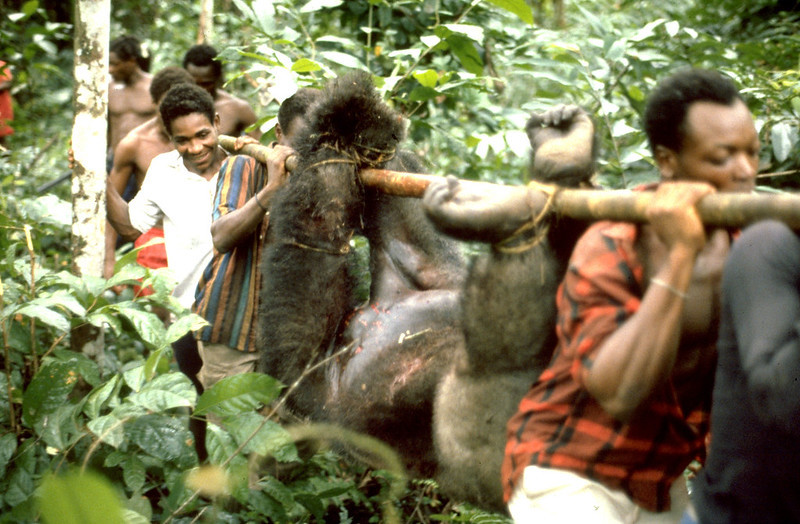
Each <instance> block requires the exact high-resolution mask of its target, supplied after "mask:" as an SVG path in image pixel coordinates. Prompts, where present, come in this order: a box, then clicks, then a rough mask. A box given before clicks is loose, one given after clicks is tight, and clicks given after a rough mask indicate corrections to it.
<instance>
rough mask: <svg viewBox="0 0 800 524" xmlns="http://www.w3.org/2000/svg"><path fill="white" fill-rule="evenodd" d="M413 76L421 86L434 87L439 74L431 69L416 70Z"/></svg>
mask: <svg viewBox="0 0 800 524" xmlns="http://www.w3.org/2000/svg"><path fill="white" fill-rule="evenodd" d="M413 76H414V78H415V79H416V80H417V82H419V83H420V84H422V86H423V87H430V88H434V87H436V82H438V81H439V75H438V74H437V73H436V71H434V70H433V69H428V70H425V71H417V72H415V73H414V74H413Z"/></svg>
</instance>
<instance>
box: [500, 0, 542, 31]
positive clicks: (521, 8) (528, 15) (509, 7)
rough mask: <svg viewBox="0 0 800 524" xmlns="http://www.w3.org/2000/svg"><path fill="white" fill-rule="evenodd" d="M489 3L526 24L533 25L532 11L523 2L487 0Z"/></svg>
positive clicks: (523, 0)
mask: <svg viewBox="0 0 800 524" xmlns="http://www.w3.org/2000/svg"><path fill="white" fill-rule="evenodd" d="M489 3H490V4H494V5H496V6H497V7H499V8H501V9H505V10H506V11H508V12H510V13H512V14H514V15H516V16H517V17H519V19H520V20H522V21H523V22H525V23H526V24H528V25H533V11H531V6H530V5H528V2H526V1H525V0H489Z"/></svg>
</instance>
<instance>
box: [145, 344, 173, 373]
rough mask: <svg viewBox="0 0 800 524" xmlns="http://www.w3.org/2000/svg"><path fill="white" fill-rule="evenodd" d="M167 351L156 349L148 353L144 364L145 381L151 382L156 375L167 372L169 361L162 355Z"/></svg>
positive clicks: (163, 348)
mask: <svg viewBox="0 0 800 524" xmlns="http://www.w3.org/2000/svg"><path fill="white" fill-rule="evenodd" d="M166 351H167V349H166V348H165V347H162V348H158V349H157V350H155V351H153V352H152V353H150V356H148V357H147V360H145V362H144V376H145V378H146V379H147V380H151V379H152V378H153V377H154V376H155V375H156V373H166V372H167V371H169V360H167V357H166V356H165V355H164V353H165V352H166Z"/></svg>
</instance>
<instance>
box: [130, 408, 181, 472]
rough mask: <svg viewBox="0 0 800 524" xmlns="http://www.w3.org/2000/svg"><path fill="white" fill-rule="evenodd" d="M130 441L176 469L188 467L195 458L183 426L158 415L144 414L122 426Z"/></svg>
mask: <svg viewBox="0 0 800 524" xmlns="http://www.w3.org/2000/svg"><path fill="white" fill-rule="evenodd" d="M125 434H126V435H127V436H128V438H129V439H130V441H131V442H133V443H134V444H136V445H137V446H139V447H140V448H142V449H143V450H144V451H145V452H146V453H148V454H150V455H151V456H153V457H155V458H157V459H161V460H164V461H167V462H175V463H176V464H177V465H178V467H189V466H191V465H192V464H193V462H194V461H195V459H196V455H195V453H194V448H193V447H192V442H193V437H192V434H191V433H190V432H189V429H188V428H187V427H186V424H185V423H184V422H183V421H181V420H178V419H175V418H172V417H168V416H164V415H159V414H152V415H144V416H142V417H139V418H138V419H136V420H134V421H133V422H132V423H131V424H127V425H126V426H125Z"/></svg>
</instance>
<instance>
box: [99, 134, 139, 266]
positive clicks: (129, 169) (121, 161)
mask: <svg viewBox="0 0 800 524" xmlns="http://www.w3.org/2000/svg"><path fill="white" fill-rule="evenodd" d="M135 155H136V151H135V145H134V144H131V143H130V142H129V141H128V140H127V137H126V138H124V139H122V141H121V142H120V143H119V145H117V149H116V151H115V153H114V166H113V167H112V168H111V174H109V176H108V182H109V183H110V184H111V185H112V186H113V187H114V189H115V190H116V193H117V195H121V194H122V192H123V191H125V187H126V186H127V185H128V181H129V180H130V178H131V175H132V174H133V172H134V167H135V158H136V156H135ZM107 198H108V197H107ZM126 214H127V212H126ZM109 226H111V227H109ZM116 245H117V232H116V230H115V228H114V226H113V224H111V222H110V221H109V222H108V224H106V239H105V261H104V266H103V276H104V277H105V278H110V277H111V275H113V274H114V264H115V263H116Z"/></svg>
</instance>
